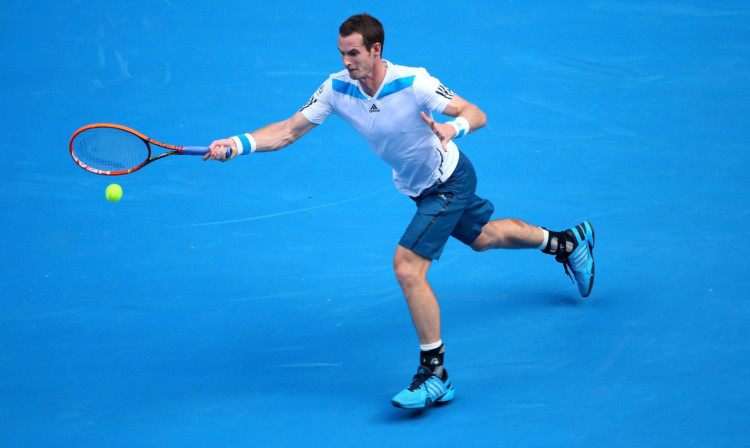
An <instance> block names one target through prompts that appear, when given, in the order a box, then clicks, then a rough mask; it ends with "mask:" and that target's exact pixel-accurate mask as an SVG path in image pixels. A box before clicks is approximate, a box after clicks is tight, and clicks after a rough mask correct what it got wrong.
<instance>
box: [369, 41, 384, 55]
mask: <svg viewBox="0 0 750 448" xmlns="http://www.w3.org/2000/svg"><path fill="white" fill-rule="evenodd" d="M370 51H371V52H372V55H373V56H381V57H382V56H383V44H381V43H380V42H375V43H374V44H372V47H370Z"/></svg>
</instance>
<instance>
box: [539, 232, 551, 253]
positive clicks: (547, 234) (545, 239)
mask: <svg viewBox="0 0 750 448" xmlns="http://www.w3.org/2000/svg"><path fill="white" fill-rule="evenodd" d="M542 232H544V241H542V245H541V246H539V247H537V249H539V250H544V249H546V248H547V243H549V230H547V229H542Z"/></svg>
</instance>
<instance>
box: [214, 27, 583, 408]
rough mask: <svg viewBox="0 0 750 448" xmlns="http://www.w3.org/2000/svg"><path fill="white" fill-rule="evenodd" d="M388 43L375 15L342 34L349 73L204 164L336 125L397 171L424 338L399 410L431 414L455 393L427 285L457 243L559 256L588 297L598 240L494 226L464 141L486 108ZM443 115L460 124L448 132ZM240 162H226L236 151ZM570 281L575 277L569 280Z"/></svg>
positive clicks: (409, 270) (403, 267) (413, 297)
mask: <svg viewBox="0 0 750 448" xmlns="http://www.w3.org/2000/svg"><path fill="white" fill-rule="evenodd" d="M384 41H385V33H384V31H383V27H382V25H381V24H380V22H379V21H378V20H377V19H375V18H374V17H371V16H369V15H367V14H358V15H355V16H352V17H350V18H349V19H347V20H346V21H345V22H344V23H343V24H342V25H341V27H340V28H339V39H338V48H339V51H340V53H341V57H342V61H343V64H344V68H345V69H344V70H342V71H340V72H338V73H334V74H332V75H331V76H330V77H329V78H328V79H327V80H326V81H325V82H324V83H323V85H321V86H320V88H319V89H318V90H317V91H316V92H315V94H314V95H313V96H312V97H311V98H310V100H309V101H308V102H307V104H306V105H305V106H304V107H302V109H300V111H298V112H297V113H295V114H294V115H293V116H292V117H290V118H288V119H286V120H284V121H281V122H278V123H273V124H270V125H268V126H266V127H264V128H261V129H259V130H257V131H254V132H252V133H247V134H241V135H238V136H235V137H231V138H228V139H220V140H216V141H214V142H213V143H211V145H210V152H209V154H207V155H206V156H205V157H204V159H205V160H207V159H209V158H210V159H214V160H220V161H226V160H229V159H234V158H235V157H236V156H237V155H244V154H249V153H252V152H266V151H276V150H279V149H281V148H283V147H285V146H288V145H290V144H291V143H293V142H295V141H296V140H297V139H299V138H300V137H302V136H303V135H305V134H306V133H307V132H308V131H310V130H311V129H312V128H314V127H315V126H317V125H318V124H320V123H322V122H323V121H324V120H325V119H326V118H327V117H328V116H329V115H331V114H336V115H338V116H340V117H341V118H342V119H344V120H345V121H346V122H348V123H349V124H350V125H351V126H352V127H353V128H354V129H356V130H357V132H359V133H360V134H361V135H362V136H363V137H364V138H365V140H366V141H367V143H368V144H369V145H370V147H371V148H372V150H373V151H374V152H375V154H376V155H377V156H378V157H380V158H381V159H382V160H383V161H384V162H386V163H387V164H389V165H390V166H391V168H392V170H393V181H394V184H395V185H396V188H398V190H399V191H401V192H402V193H404V194H406V195H408V196H410V197H411V198H412V199H413V200H414V202H415V203H416V205H417V213H416V214H415V216H414V218H413V220H412V222H411V223H410V224H409V226H408V227H407V229H406V231H405V232H404V235H403V236H402V238H401V240H400V241H399V244H398V246H397V248H396V253H395V255H394V258H393V267H394V270H395V273H396V278H397V280H398V282H399V285H400V286H401V289H402V291H403V293H404V297H405V298H406V301H407V304H408V306H409V312H410V313H411V317H412V320H413V322H414V326H415V328H416V330H417V335H418V337H419V342H420V348H421V356H420V366H419V368H418V371H417V374H416V375H415V376H414V379H413V381H412V384H411V385H410V386H409V387H407V388H406V389H404V390H403V391H401V392H400V393H399V394H397V395H396V396H395V397H394V398H393V400H392V403H393V404H394V405H395V406H398V407H402V408H422V407H425V406H426V405H428V404H430V403H437V402H447V401H450V400H451V399H452V398H453V395H454V389H453V386H452V384H451V381H450V379H449V378H448V373H447V371H446V370H445V368H444V367H443V357H444V353H445V346H444V345H443V342H442V339H441V336H440V308H439V306H438V302H437V299H436V297H435V294H434V292H433V290H432V288H431V287H430V284H429V283H428V282H427V271H428V269H429V267H430V264H431V263H432V261H433V260H437V259H439V257H440V254H441V253H442V251H443V247H444V246H445V243H446V242H447V240H448V238H449V237H451V236H453V237H454V238H456V239H458V240H459V241H461V242H463V243H464V244H466V245H468V246H470V247H471V248H472V249H474V250H476V251H478V252H481V251H485V250H488V249H500V248H502V249H533V248H538V249H540V250H542V251H543V252H545V253H548V254H552V255H555V258H556V259H557V261H559V262H561V263H563V264H564V266H565V271H566V273H567V272H568V268H570V269H571V270H572V271H573V275H574V277H575V280H576V282H577V283H578V289H579V292H580V293H581V295H582V296H584V297H586V296H588V295H589V293H590V292H591V288H592V286H593V281H594V258H593V252H592V251H593V247H594V231H593V228H592V227H591V224H590V223H589V222H588V221H585V222H583V223H581V224H579V225H578V226H576V227H574V228H571V229H568V230H565V231H562V232H551V231H547V230H546V229H544V228H542V227H537V226H533V225H531V224H528V223H525V222H523V221H520V220H517V219H499V220H490V217H491V215H492V213H493V211H494V207H493V205H492V203H491V202H490V201H488V200H486V199H482V198H480V197H479V196H477V195H476V193H475V190H476V174H475V172H474V168H473V166H472V165H471V162H470V161H469V159H468V158H467V157H466V156H465V155H464V154H463V153H461V152H460V151H459V150H458V148H457V146H456V144H455V143H454V142H453V140H454V139H456V138H459V137H461V136H463V135H465V134H468V133H471V132H474V131H476V130H478V129H480V128H481V127H483V126H484V125H485V124H486V116H485V114H484V112H482V111H481V110H480V109H479V108H478V107H477V106H476V105H474V104H472V103H469V102H468V101H466V100H464V99H463V98H461V97H460V96H458V95H456V94H455V93H454V92H452V91H451V90H450V89H448V88H447V87H445V86H443V85H442V84H441V83H440V81H439V80H437V79H436V78H434V77H432V76H430V75H429V74H428V73H427V71H426V70H424V69H422V68H411V67H405V66H400V65H396V64H392V63H390V62H389V61H386V60H384V59H382V51H383V43H384ZM433 111H434V112H437V113H440V114H443V115H447V116H449V117H454V120H452V121H449V122H447V123H439V122H437V121H435V120H434V119H433V117H432V112H433ZM227 147H229V148H231V156H230V157H229V159H227V158H226V148H227ZM568 275H570V274H568Z"/></svg>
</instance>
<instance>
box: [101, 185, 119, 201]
mask: <svg viewBox="0 0 750 448" xmlns="http://www.w3.org/2000/svg"><path fill="white" fill-rule="evenodd" d="M104 195H105V196H107V200H108V201H110V202H117V201H119V200H120V198H122V187H121V186H119V185H117V184H112V185H110V186H109V187H107V189H106V190H105V191H104Z"/></svg>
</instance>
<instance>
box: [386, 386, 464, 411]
mask: <svg viewBox="0 0 750 448" xmlns="http://www.w3.org/2000/svg"><path fill="white" fill-rule="evenodd" d="M455 394H456V391H455V389H450V390H448V391H446V392H445V393H444V394H443V395H441V396H440V397H438V398H437V399H436V400H435V404H444V403H447V402H449V401H451V400H453V396H454V395H455ZM431 403H432V400H430V399H429V398H428V399H427V400H426V401H425V402H424V403H416V404H403V403H399V402H397V401H394V400H391V404H392V405H394V406H396V407H397V408H401V409H424V408H426V407H427V406H429V405H430V404H431Z"/></svg>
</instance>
